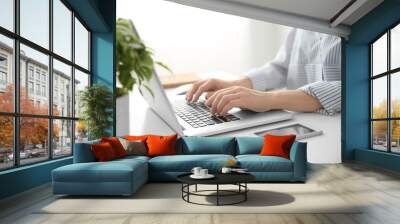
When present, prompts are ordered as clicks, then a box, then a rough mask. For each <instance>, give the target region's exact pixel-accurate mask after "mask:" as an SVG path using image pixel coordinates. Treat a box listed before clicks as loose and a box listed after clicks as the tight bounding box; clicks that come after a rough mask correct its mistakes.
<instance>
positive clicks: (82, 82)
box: [75, 69, 89, 117]
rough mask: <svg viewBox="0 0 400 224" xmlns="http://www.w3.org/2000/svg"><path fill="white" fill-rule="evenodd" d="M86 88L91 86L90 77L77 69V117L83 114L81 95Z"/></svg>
mask: <svg viewBox="0 0 400 224" xmlns="http://www.w3.org/2000/svg"><path fill="white" fill-rule="evenodd" d="M86 86H89V75H88V74H86V73H83V72H81V71H79V70H77V69H75V117H79V116H80V114H81V107H80V106H79V104H80V94H81V92H82V91H83V90H84V89H85V87H86Z"/></svg>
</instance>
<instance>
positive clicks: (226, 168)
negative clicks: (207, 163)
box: [221, 167, 232, 173]
mask: <svg viewBox="0 0 400 224" xmlns="http://www.w3.org/2000/svg"><path fill="white" fill-rule="evenodd" d="M221 172H222V173H230V172H232V168H229V167H222V170H221Z"/></svg>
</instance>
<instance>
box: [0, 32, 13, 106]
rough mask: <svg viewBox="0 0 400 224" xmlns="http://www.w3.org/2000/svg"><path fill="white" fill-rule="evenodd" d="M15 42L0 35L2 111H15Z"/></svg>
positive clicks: (0, 104)
mask: <svg viewBox="0 0 400 224" xmlns="http://www.w3.org/2000/svg"><path fill="white" fill-rule="evenodd" d="M13 48H14V43H13V40H12V39H10V38H7V37H5V36H3V35H0V111H2V112H13V111H14V73H13V64H14V63H13V61H14V60H13V59H14V57H13Z"/></svg>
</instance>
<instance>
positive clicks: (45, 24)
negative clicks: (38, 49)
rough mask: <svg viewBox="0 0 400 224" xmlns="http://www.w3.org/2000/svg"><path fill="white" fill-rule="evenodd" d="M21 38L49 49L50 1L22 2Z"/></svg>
mask: <svg viewBox="0 0 400 224" xmlns="http://www.w3.org/2000/svg"><path fill="white" fill-rule="evenodd" d="M20 14H21V16H20V20H21V21H20V23H21V27H20V32H21V36H23V37H25V38H26V39H28V40H30V41H32V42H35V43H36V44H39V45H40V46H42V47H44V48H49V0H35V1H32V0H20Z"/></svg>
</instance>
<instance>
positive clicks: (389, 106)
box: [386, 30, 392, 152]
mask: <svg viewBox="0 0 400 224" xmlns="http://www.w3.org/2000/svg"><path fill="white" fill-rule="evenodd" d="M386 53H387V65H386V66H387V69H386V70H387V71H389V70H390V30H389V31H388V32H387V51H386ZM391 79H392V76H391V74H388V75H387V90H388V91H387V98H388V100H387V110H388V115H387V116H388V118H391V117H392V99H391V91H392V90H391ZM391 124H392V121H391V120H389V121H388V122H387V136H388V137H387V140H388V141H389V142H388V148H387V151H388V152H391V151H392V135H391V132H392V125H391Z"/></svg>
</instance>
